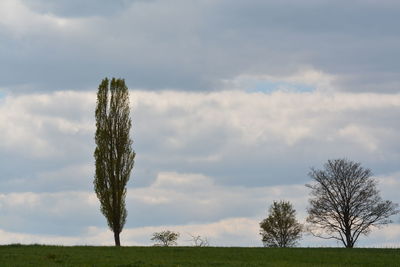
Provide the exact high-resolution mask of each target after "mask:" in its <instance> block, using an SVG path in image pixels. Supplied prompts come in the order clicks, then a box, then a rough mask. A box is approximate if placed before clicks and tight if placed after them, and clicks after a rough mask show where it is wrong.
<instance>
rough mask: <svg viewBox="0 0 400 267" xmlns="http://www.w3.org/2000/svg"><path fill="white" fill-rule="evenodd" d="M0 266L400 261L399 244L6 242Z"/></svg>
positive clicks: (399, 263) (387, 263) (395, 263)
mask: <svg viewBox="0 0 400 267" xmlns="http://www.w3.org/2000/svg"><path fill="white" fill-rule="evenodd" d="M0 266H120V267H122V266H126V267H128V266H131V267H133V266H400V249H370V248H368V249H366V248H354V249H344V248H287V249H279V248H222V247H206V248H195V247H169V248H166V247H121V248H115V247H90V246H80V247H63V246H41V245H32V246H25V245H8V246H0Z"/></svg>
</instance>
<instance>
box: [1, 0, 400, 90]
mask: <svg viewBox="0 0 400 267" xmlns="http://www.w3.org/2000/svg"><path fill="white" fill-rule="evenodd" d="M62 3H66V2H62ZM82 3H83V2H82ZM113 3H114V1H113ZM49 5H50V4H49V3H48V2H42V6H44V7H49ZM63 5H64V4H61V7H60V8H61V9H64V8H63V7H62V6H63ZM65 5H67V4H65ZM73 5H74V4H73V3H71V4H68V6H73ZM98 6H99V9H104V10H107V9H108V6H109V3H108V2H105V1H103V2H101V3H99V4H98ZM114 6H118V4H115V5H114ZM65 10H68V8H65ZM71 12H72V13H73V11H71ZM399 12H400V7H399V5H398V4H397V3H396V2H393V1H380V2H379V3H378V2H374V1H362V2H361V1H357V2H352V3H348V2H345V1H335V2H332V1H296V2H295V3H294V2H293V1H289V2H287V1H250V2H249V1H235V2H232V1H212V2H210V1H195V2H188V1H180V0H171V1H139V2H137V3H134V4H126V5H125V6H124V7H123V8H122V9H120V11H119V13H118V15H116V16H108V17H107V16H106V17H101V16H100V17H83V18H82V19H76V18H67V24H66V26H64V27H61V26H60V27H58V26H54V25H53V26H52V27H53V28H46V27H44V28H43V30H42V31H39V32H37V31H36V30H33V29H32V30H29V31H28V32H27V33H25V34H23V36H24V37H23V38H21V37H15V36H14V35H13V34H12V32H13V26H12V25H11V26H7V27H6V28H7V29H8V30H7V31H5V32H3V33H0V38H1V39H4V40H5V42H4V46H3V48H2V49H3V51H7V52H6V53H4V54H5V58H4V61H3V62H4V63H3V64H2V67H1V69H2V71H1V73H2V74H1V76H0V77H1V80H2V84H1V86H2V87H5V86H6V87H9V88H13V90H15V91H23V90H30V91H35V90H39V88H41V89H42V90H58V89H66V88H68V89H74V90H81V89H86V88H93V87H96V86H97V84H98V82H99V80H100V79H101V78H103V77H104V76H110V75H111V76H117V77H125V78H126V79H127V81H128V84H129V85H130V86H131V87H132V88H147V89H156V90H158V89H165V88H176V89H180V90H214V89H219V88H220V86H221V84H220V83H221V80H229V79H234V78H235V77H236V76H238V75H240V74H268V75H278V76H279V75H289V74H292V73H294V72H296V71H298V70H299V69H302V68H303V67H304V66H311V67H313V68H315V69H317V70H320V71H323V72H325V73H328V74H332V75H334V76H336V77H337V80H336V81H335V85H336V87H338V88H339V89H341V90H350V91H374V92H382V91H385V92H397V91H398V89H399V84H400V83H399V79H398V72H399V68H400V66H399V62H400V61H399V60H398V56H397V54H398V53H397V47H398V43H399V37H398V36H399V29H398V27H397V23H396V22H397V18H398V14H399ZM61 13H62V12H61ZM77 14H79V13H77ZM59 16H60V17H61V18H62V15H61V14H60V15H59ZM68 19H69V20H68ZM37 20H39V21H40V18H38V19H37ZM37 20H36V21H37ZM68 23H70V24H68ZM74 25H75V26H74ZM0 32H1V30H0ZM10 32H11V33H10ZM24 88H25V89H24Z"/></svg>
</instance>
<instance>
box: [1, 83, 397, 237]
mask: <svg viewBox="0 0 400 267" xmlns="http://www.w3.org/2000/svg"><path fill="white" fill-rule="evenodd" d="M131 96H132V107H133V112H132V115H133V131H132V133H133V139H134V148H135V150H136V152H137V157H136V163H135V167H134V170H133V177H132V181H131V182H130V184H129V190H128V196H127V208H128V211H129V217H128V224H127V225H126V230H127V233H129V229H133V230H132V231H133V232H135V231H136V230H137V229H141V230H143V229H144V228H146V227H149V228H146V229H151V230H148V231H149V232H150V231H153V230H154V229H162V228H163V227H165V226H168V227H177V228H176V229H181V231H182V232H183V231H193V232H197V231H198V232H199V234H203V233H204V234H205V233H206V232H209V235H210V238H211V237H212V240H214V242H215V243H214V244H215V245H234V244H236V242H239V240H241V239H243V240H247V241H243V244H247V245H254V244H255V243H254V242H256V243H257V242H258V241H259V239H258V238H259V237H258V236H257V235H258V234H257V231H256V228H257V227H258V226H257V225H258V224H257V223H258V221H259V220H261V218H262V217H263V216H265V214H266V211H267V208H268V205H269V203H272V201H273V200H280V199H285V200H289V201H291V202H292V203H294V205H295V208H296V209H297V211H298V216H299V219H300V220H301V221H304V219H305V216H306V214H305V207H306V205H307V198H308V196H307V194H308V191H307V189H306V188H305V187H304V186H303V184H304V183H306V182H307V181H308V178H307V172H308V170H309V169H308V168H309V167H310V166H312V165H314V166H315V167H317V168H319V167H320V164H322V163H323V162H324V161H325V160H327V159H329V158H332V157H337V156H339V157H343V156H347V157H349V158H351V159H353V160H356V161H362V162H363V164H365V162H366V164H365V167H371V168H372V170H373V171H374V172H375V173H376V174H377V175H379V177H378V178H379V179H380V181H381V183H380V187H379V188H381V189H382V194H383V198H384V199H390V200H393V201H394V202H399V199H398V194H397V192H395V191H393V190H394V189H393V188H397V187H395V186H394V185H395V184H396V183H397V181H398V177H397V176H398V159H399V152H398V151H399V150H398V149H397V133H398V131H399V129H398V124H397V123H396V122H397V118H398V114H399V109H400V96H399V95H398V94H352V93H329V94H328V93H323V92H320V91H316V92H307V93H298V92H282V91H277V92H274V93H271V94H265V93H249V92H243V91H222V92H214V93H185V92H176V91H163V92H157V93H156V92H146V91H140V90H134V91H132V94H131ZM94 105H95V93H94V92H71V91H64V92H57V93H50V94H31V95H14V94H8V95H7V96H6V97H5V98H3V99H2V102H1V104H0V111H1V112H0V127H1V128H2V129H4V130H3V131H1V132H0V140H1V141H0V149H1V150H0V156H2V157H3V160H2V161H1V164H3V165H1V168H2V170H3V172H2V176H1V183H2V185H3V187H4V188H8V190H9V191H8V193H6V192H4V193H3V194H2V195H1V196H0V216H1V218H0V229H3V231H5V232H4V233H5V234H6V233H15V234H16V239H15V240H20V239H18V238H17V237H18V235H19V234H21V235H25V234H26V235H27V236H28V237H27V239H26V240H39V241H40V240H51V238H52V237H53V236H54V237H55V239H54V240H56V241H57V240H64V239H57V238H62V237H59V236H58V233H59V232H61V231H62V232H63V233H66V235H67V237H66V239H65V240H66V241H65V242H67V243H68V244H72V243H74V242H77V243H80V244H84V243H85V242H88V243H91V242H98V243H99V244H103V241H104V240H109V233H108V232H107V231H106V230H104V229H103V228H102V227H103V226H104V225H105V220H104V218H102V215H101V214H100V212H99V207H98V201H97V199H96V197H95V195H94V193H93V192H92V191H88V190H91V188H92V186H93V185H92V180H93V158H92V153H93V149H94V142H93V135H94V119H93V110H94ZM366 114H367V115H366ZM11 159H12V160H11ZM30 162H32V163H30ZM30 164H32V165H35V166H38V167H32V166H30ZM382 165H383V166H382ZM387 173H393V174H392V175H390V176H389V177H388V175H387ZM43 222H46V223H43ZM229 224H232V229H236V228H235V227H238V233H237V235H235V234H234V233H233V232H235V231H236V230H232V229H231V228H229V227H230V226H229ZM250 224H252V225H253V226H251V227H250V226H249V225H250ZM235 225H239V226H235ZM87 227H91V228H90V229H91V230H90V231H91V232H90V231H89V230H88V228H87ZM197 227H198V230H196V229H197ZM135 229H136V230H135ZM174 229H175V228H174ZM206 229H207V231H206ZM215 229H217V230H215ZM246 229H247V230H246ZM249 229H252V230H249ZM141 230H137V231H139V232H140V231H141ZM87 231H89V232H87ZM249 231H252V233H250V232H249ZM83 232H84V233H86V232H87V234H86V237H84V238H83V237H81V238H80V237H77V236H78V235H79V234H80V233H83ZM149 232H146V237H145V236H141V237H140V235H139V236H138V235H136V234H132V238H131V239H130V237H129V235H128V234H127V240H126V242H131V244H136V243H135V242H138V244H139V243H140V244H148V243H146V242H149V240H148V239H147V238H148V237H147V235H148V234H149ZM135 233H136V232H135ZM379 233H380V232H379ZM244 236H249V238H247V239H246V238H245V237H244ZM250 236H251V237H250ZM256 236H257V237H256ZM380 236H381V237H380ZM42 237H43V238H44V239H40V238H42ZM21 238H22V237H21ZM46 238H47V239H46ZM85 238H86V239H85ZM136 238H139V241H137V240H136ZM365 240H368V239H365ZM371 240H374V241H373V243H371V242H369V241H366V243H363V244H383V242H388V243H390V242H392V243H393V242H394V241H393V240H389V239H388V238H386V237H384V234H383V232H382V235H377V236H376V237H374V239H371ZM56 241H55V242H56ZM15 242H19V241H15ZM29 242H30V241H29ZM32 242H36V241H32ZM57 242H58V241H57ZM60 242H61V241H60ZM104 242H106V241H104ZM107 242H110V241H107ZM313 242H314V241H312V239H307V238H305V241H304V243H302V244H304V245H307V244H316V243H313ZM388 243H387V244H388ZM318 244H320V243H318ZM385 244H386V243H385Z"/></svg>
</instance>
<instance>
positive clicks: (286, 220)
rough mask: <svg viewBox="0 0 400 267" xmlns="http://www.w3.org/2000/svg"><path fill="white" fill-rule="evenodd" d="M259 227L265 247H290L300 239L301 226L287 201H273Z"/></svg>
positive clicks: (294, 211)
mask: <svg viewBox="0 0 400 267" xmlns="http://www.w3.org/2000/svg"><path fill="white" fill-rule="evenodd" d="M260 227H261V231H260V234H261V236H262V241H263V244H264V246H265V247H292V246H295V245H296V243H297V240H298V239H300V238H301V231H302V226H301V224H300V223H298V222H297V220H296V210H294V209H293V206H292V204H290V202H288V201H280V202H276V201H274V203H273V204H272V205H271V207H270V209H269V215H268V217H267V218H266V219H264V220H263V221H262V222H261V223H260Z"/></svg>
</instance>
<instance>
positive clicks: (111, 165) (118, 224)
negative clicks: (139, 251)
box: [93, 78, 135, 246]
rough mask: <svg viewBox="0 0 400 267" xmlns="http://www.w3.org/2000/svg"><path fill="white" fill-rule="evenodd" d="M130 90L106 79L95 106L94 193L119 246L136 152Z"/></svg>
mask: <svg viewBox="0 0 400 267" xmlns="http://www.w3.org/2000/svg"><path fill="white" fill-rule="evenodd" d="M129 112H130V110H129V90H128V87H127V86H126V85H125V81H124V80H123V79H115V78H112V80H111V82H110V81H109V80H108V79H107V78H105V79H104V80H102V82H101V84H100V85H99V89H98V92H97V106H96V115H95V116H96V128H97V129H96V134H95V141H96V150H95V152H94V158H95V165H96V172H95V177H94V182H93V183H94V190H95V192H96V194H97V197H98V198H99V200H100V206H101V207H100V209H101V212H102V213H103V214H104V216H105V217H106V219H107V223H108V226H109V227H110V229H111V230H112V231H113V232H114V240H115V245H116V246H120V245H121V242H120V237H119V235H120V233H121V231H122V229H123V227H124V225H125V222H126V216H127V211H126V208H125V197H126V185H127V182H128V181H129V177H130V173H131V170H132V168H133V164H134V158H135V152H134V151H133V149H132V139H131V138H130V136H129V133H130V129H131V125H132V122H131V118H130V115H129Z"/></svg>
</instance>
